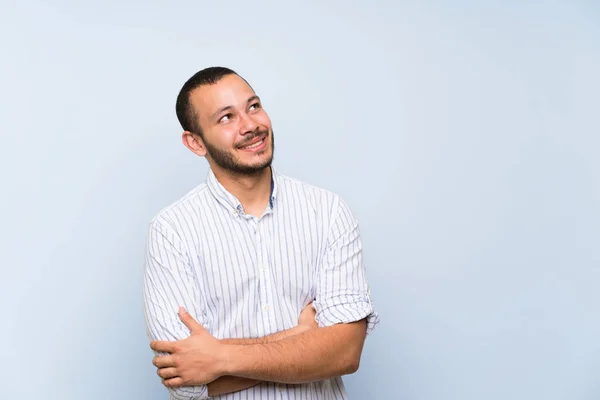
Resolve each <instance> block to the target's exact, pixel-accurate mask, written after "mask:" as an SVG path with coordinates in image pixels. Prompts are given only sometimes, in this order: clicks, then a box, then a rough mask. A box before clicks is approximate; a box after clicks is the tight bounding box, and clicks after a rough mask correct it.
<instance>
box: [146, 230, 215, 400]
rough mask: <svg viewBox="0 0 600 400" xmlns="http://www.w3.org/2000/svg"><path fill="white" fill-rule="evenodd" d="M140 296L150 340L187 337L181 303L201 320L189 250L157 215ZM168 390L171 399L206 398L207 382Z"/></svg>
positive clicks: (188, 334) (197, 399)
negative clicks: (181, 313)
mask: <svg viewBox="0 0 600 400" xmlns="http://www.w3.org/2000/svg"><path fill="white" fill-rule="evenodd" d="M143 297H144V316H145V321H146V332H147V335H148V338H149V339H150V340H151V341H152V340H165V341H174V340H181V339H185V338H187V337H189V336H190V331H189V330H188V328H187V327H186V326H185V325H184V324H183V322H181V320H180V319H179V315H178V310H179V307H180V306H184V307H185V308H186V310H187V311H188V312H189V313H190V314H191V315H192V316H193V317H194V319H196V321H198V322H199V323H200V324H202V323H203V315H202V310H201V309H200V308H201V307H200V304H201V302H200V291H199V288H198V282H197V279H196V274H195V272H194V270H193V268H192V264H191V262H190V257H189V252H188V251H187V249H186V247H185V246H184V243H183V242H182V241H181V240H180V239H179V237H178V236H177V234H176V233H175V231H174V230H173V229H172V228H171V227H170V226H169V225H168V224H166V223H164V222H162V223H161V222H160V221H159V220H158V219H156V218H155V219H154V220H153V221H152V222H151V223H150V226H149V231H148V238H147V246H146V262H145V268H144V280H143ZM155 354H156V355H162V354H164V353H158V352H155ZM159 379H160V378H159ZM168 390H169V393H170V396H171V399H175V400H201V399H208V398H209V396H208V388H207V386H206V385H201V386H189V387H178V388H168Z"/></svg>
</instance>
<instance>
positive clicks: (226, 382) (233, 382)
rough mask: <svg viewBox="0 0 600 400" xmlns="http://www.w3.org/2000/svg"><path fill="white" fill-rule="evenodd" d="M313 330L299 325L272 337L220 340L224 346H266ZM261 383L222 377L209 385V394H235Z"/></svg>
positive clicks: (254, 380) (235, 377) (242, 378)
mask: <svg viewBox="0 0 600 400" xmlns="http://www.w3.org/2000/svg"><path fill="white" fill-rule="evenodd" d="M310 329H311V328H310V327H309V326H306V325H297V326H295V327H293V328H290V329H286V330H285V331H281V332H277V333H274V334H272V335H268V336H263V337H260V338H249V339H221V340H219V341H220V342H221V343H223V344H230V345H251V344H265V343H271V342H275V341H278V340H283V339H285V338H288V337H291V336H294V335H297V334H300V333H303V332H306V331H308V330H310ZM260 382H261V381H260V380H257V379H251V378H244V377H239V376H231V375H228V376H222V377H220V378H219V379H216V380H214V381H213V382H210V383H209V384H208V394H209V395H210V396H217V395H220V394H226V393H233V392H237V391H240V390H244V389H248V388H251V387H252V386H256V385H257V384H259V383H260Z"/></svg>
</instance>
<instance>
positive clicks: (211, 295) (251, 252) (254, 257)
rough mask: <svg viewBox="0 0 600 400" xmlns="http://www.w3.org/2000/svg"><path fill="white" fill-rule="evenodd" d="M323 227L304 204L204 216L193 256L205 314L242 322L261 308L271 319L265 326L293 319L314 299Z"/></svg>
mask: <svg viewBox="0 0 600 400" xmlns="http://www.w3.org/2000/svg"><path fill="white" fill-rule="evenodd" d="M326 228H327V227H326V224H324V223H323V221H320V220H319V218H318V217H317V215H316V214H315V213H314V212H313V211H311V210H310V209H308V208H307V209H303V210H298V211H296V212H287V213H285V212H277V211H273V212H270V213H267V214H265V215H263V216H262V217H261V218H255V217H246V216H237V217H233V216H231V215H225V214H224V213H221V214H217V215H213V216H211V217H209V218H207V219H206V220H205V221H203V223H202V226H201V227H198V236H199V238H198V239H199V240H198V242H197V243H198V246H197V252H196V255H195V261H196V264H197V265H196V271H197V275H198V278H199V281H200V286H201V292H202V297H203V298H204V301H205V302H206V308H207V309H208V310H209V314H210V315H211V316H212V318H210V319H211V320H213V321H225V320H226V321H228V323H229V324H230V325H232V326H235V325H236V323H238V322H239V324H241V325H244V323H243V320H244V318H250V319H252V318H256V317H257V316H258V315H263V314H265V312H266V313H267V314H271V313H272V314H271V317H272V319H273V321H274V325H275V326H272V327H271V328H272V329H267V330H280V329H286V328H287V327H289V326H288V325H293V324H294V323H295V322H296V319H297V316H298V314H299V312H300V311H301V310H302V308H303V307H304V306H305V305H306V304H307V303H308V302H310V301H311V300H313V299H314V295H315V289H316V287H315V286H316V276H317V272H318V267H319V265H320V263H321V259H322V256H323V254H324V251H325V245H326V241H325V236H326ZM248 316H250V317H248ZM267 316H268V315H267ZM236 321H238V322H236Z"/></svg>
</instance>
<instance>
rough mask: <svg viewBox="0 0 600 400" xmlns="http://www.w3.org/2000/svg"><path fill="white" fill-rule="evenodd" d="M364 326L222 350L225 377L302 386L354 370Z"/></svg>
mask: <svg viewBox="0 0 600 400" xmlns="http://www.w3.org/2000/svg"><path fill="white" fill-rule="evenodd" d="M365 331H366V322H365V321H364V320H361V321H359V322H355V323H351V324H338V325H334V326H330V327H326V328H321V329H312V330H309V331H307V332H303V333H301V334H297V335H293V336H289V337H287V338H285V339H281V340H278V341H274V342H269V343H264V344H251V345H243V346H227V347H226V348H225V353H224V357H225V361H224V370H225V371H226V375H233V376H239V377H244V378H250V379H257V380H261V381H272V382H283V383H292V384H293V383H305V382H313V381H318V380H323V379H329V378H333V377H337V376H342V375H346V374H349V373H353V372H355V371H356V370H357V369H358V363H359V361H360V354H361V352H362V347H363V343H364V337H365Z"/></svg>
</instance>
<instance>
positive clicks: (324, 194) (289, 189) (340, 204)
mask: <svg viewBox="0 0 600 400" xmlns="http://www.w3.org/2000/svg"><path fill="white" fill-rule="evenodd" d="M277 178H278V184H279V189H278V190H279V191H280V193H281V194H282V195H283V196H286V197H294V198H296V199H300V200H305V201H307V202H308V203H309V204H310V205H311V206H312V207H313V208H315V209H316V210H319V209H320V210H323V211H325V212H326V213H327V214H329V216H331V217H333V216H336V215H337V214H338V213H339V212H340V211H342V210H344V212H349V211H350V208H349V206H348V204H347V203H346V201H345V200H344V199H343V197H342V196H341V195H340V194H338V193H336V192H333V191H331V190H329V189H326V188H323V187H320V186H316V185H313V184H311V183H307V182H305V181H302V180H299V179H296V178H293V177H290V176H288V175H285V174H281V173H279V172H277Z"/></svg>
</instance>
